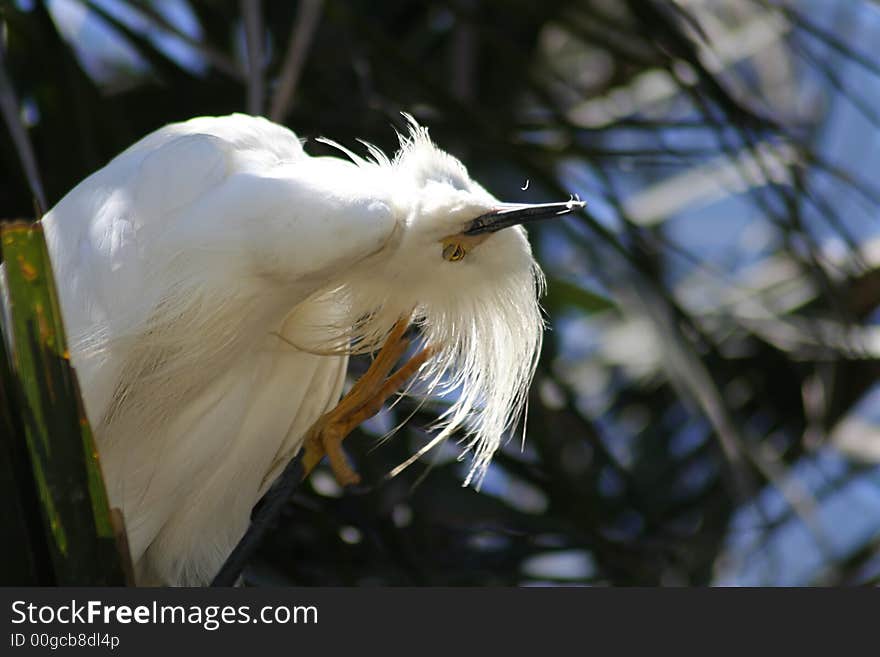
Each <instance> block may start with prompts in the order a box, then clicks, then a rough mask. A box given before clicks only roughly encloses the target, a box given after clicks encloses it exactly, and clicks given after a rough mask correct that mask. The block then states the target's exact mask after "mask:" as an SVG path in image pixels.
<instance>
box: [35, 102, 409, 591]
mask: <svg viewBox="0 0 880 657" xmlns="http://www.w3.org/2000/svg"><path fill="white" fill-rule="evenodd" d="M366 178H367V177H365V176H363V175H360V172H357V170H356V167H355V165H353V164H351V163H348V162H345V161H342V160H337V159H335V158H310V157H309V156H308V155H306V154H305V153H304V152H303V150H302V147H301V145H300V143H299V141H298V140H297V138H296V136H295V135H294V134H293V133H292V132H290V131H289V130H286V129H285V128H282V127H279V126H277V125H275V124H272V123H270V122H268V121H265V120H263V119H257V118H252V117H247V116H242V115H233V116H230V117H220V118H200V119H194V120H192V121H188V122H186V123H181V124H175V125H171V126H166V127H165V128H162V129H161V130H158V131H157V132H155V133H153V134H151V135H149V136H147V137H146V138H144V139H143V140H141V141H140V142H138V143H137V144H135V145H134V146H132V147H131V148H129V149H128V150H126V151H125V152H124V153H122V154H121V155H119V156H118V157H117V158H115V159H114V160H112V161H111V162H110V163H109V164H108V165H107V166H106V167H105V168H103V169H101V170H100V171H98V172H96V173H95V174H93V175H92V176H90V177H89V178H87V179H86V180H85V181H83V182H82V183H81V184H80V185H78V186H77V187H76V188H75V189H74V190H73V191H71V192H70V193H69V194H68V195H67V196H66V197H65V198H64V199H62V201H61V202H60V203H59V204H58V205H57V206H56V207H55V208H53V209H52V210H51V211H50V212H49V213H48V214H47V215H46V216H45V217H44V219H43V224H44V226H45V230H46V235H47V242H48V245H49V250H50V255H51V258H52V262H53V268H54V270H55V273H56V278H57V280H58V286H59V293H60V296H61V305H62V311H63V314H64V318H65V323H66V326H67V330H68V333H69V334H70V342H71V345H72V349H71V355H72V359H73V362H74V365H75V366H76V369H77V372H78V374H79V377H80V382H81V385H82V388H83V392H84V397H85V404H86V409H87V412H88V415H89V418H90V420H91V422H92V425H93V427H94V429H95V433H96V437H97V440H98V445H99V449H100V451H101V456H102V462H103V467H104V471H105V476H106V478H107V481H108V489H109V494H110V498H111V503H112V504H113V505H115V506H120V507H121V508H122V509H123V512H124V514H125V518H126V523H127V526H128V530H129V538H130V542H131V548H132V553H133V558H134V559H135V561H136V562H137V563H138V567H139V570H140V572H141V573H142V574H143V576H144V577H145V578H147V577H149V578H155V579H158V580H159V581H164V582H167V583H201V582H203V581H204V580H205V579H207V578H210V577H211V576H212V575H213V574H214V572H215V570H216V568H217V567H219V565H220V563H222V561H223V559H224V558H225V556H226V555H227V554H228V552H229V550H230V549H231V548H232V546H234V544H235V542H236V541H237V540H238V538H239V537H240V536H241V534H242V533H243V532H244V530H245V528H246V526H247V522H248V518H249V514H250V510H251V508H252V506H253V504H254V503H255V502H256V501H257V499H258V498H259V495H260V494H261V492H262V490H263V489H264V488H265V485H264V478H265V476H266V474H267V472H268V471H269V470H270V469H271V468H272V467H273V464H276V465H277V462H278V459H279V458H281V459H282V460H283V459H284V458H290V457H292V456H293V455H294V454H295V452H296V450H297V449H299V447H300V444H301V442H302V438H303V434H304V432H305V431H306V430H307V429H308V427H309V426H310V425H311V424H312V423H313V422H314V420H315V419H317V417H319V416H320V415H321V414H322V413H323V412H325V411H326V410H327V409H328V408H329V407H332V405H333V404H335V402H336V400H337V399H338V397H339V394H340V391H341V386H342V381H343V378H344V373H345V368H346V359H345V358H344V357H329V356H316V355H312V354H309V353H305V352H303V351H300V350H298V349H296V348H294V347H292V346H291V345H292V344H302V342H303V340H307V339H308V338H309V336H310V335H311V334H314V332H315V331H316V330H318V331H320V329H321V327H322V326H328V325H331V324H332V323H333V321H334V320H335V318H336V313H337V310H336V309H334V308H333V307H332V306H330V305H329V304H328V303H327V302H318V301H314V300H313V299H314V293H315V292H317V291H320V290H321V289H323V288H326V287H327V286H328V285H331V284H332V283H333V279H334V277H335V276H338V275H339V274H340V273H341V272H344V271H345V270H346V269H348V268H349V267H351V266H353V265H354V264H355V263H357V262H358V261H360V260H362V259H363V258H366V257H368V256H369V255H371V254H373V253H375V252H376V251H377V250H379V249H380V248H381V247H382V246H383V245H384V244H385V243H386V242H387V241H388V240H389V239H390V236H391V235H392V233H393V232H394V228H395V218H394V215H393V213H392V211H391V209H390V208H389V206H388V205H387V204H386V203H382V202H378V201H376V200H375V199H374V198H373V194H372V189H371V186H370V184H369V181H368V180H367V179H366ZM339 190H344V191H343V192H340V191H339ZM294 311H295V312H294ZM274 333H280V334H282V335H283V336H284V337H285V338H286V340H281V339H279V338H278V337H277V335H274Z"/></svg>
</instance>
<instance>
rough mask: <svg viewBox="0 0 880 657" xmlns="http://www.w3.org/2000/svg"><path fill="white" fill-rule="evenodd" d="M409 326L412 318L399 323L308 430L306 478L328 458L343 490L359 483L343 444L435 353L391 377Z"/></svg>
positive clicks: (409, 363) (405, 344) (412, 360)
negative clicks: (348, 387)
mask: <svg viewBox="0 0 880 657" xmlns="http://www.w3.org/2000/svg"><path fill="white" fill-rule="evenodd" d="M407 326H409V318H401V319H399V320H398V321H397V323H396V324H395V325H394V327H393V328H392V329H391V333H389V335H388V338H387V339H386V340H385V344H384V345H382V349H381V350H380V351H379V354H378V355H377V356H376V359H375V360H374V361H373V362H372V363H371V365H370V367H369V369H368V370H367V371H366V373H364V375H363V376H362V377H361V378H360V379H359V380H358V381H357V382H356V383H355V384H354V385H353V386H352V388H351V390H349V391H348V393H347V394H346V395H345V396H344V397H343V398H342V399H341V400H340V401H339V403H338V404H337V405H336V407H335V408H334V409H333V410H332V411H330V412H329V413H325V414H324V415H323V416H322V417H321V418H320V419H319V420H318V421H317V422H315V424H314V425H313V426H312V428H311V429H310V430H309V433H308V435H307V437H306V440H305V454H304V456H303V466H304V469H305V473H306V476H308V475H309V473H310V472H311V471H312V470H313V469H314V468H315V466H316V465H318V463H319V462H320V461H321V458H323V456H324V454H326V455H327V459H328V460H329V462H330V468H331V469H332V470H333V475H334V476H335V477H336V481H338V482H339V484H340V485H341V486H348V485H351V484H357V483H359V482H360V479H361V478H360V476H359V475H358V474H357V473H356V472H355V471H354V470H353V469H352V467H351V465H350V464H349V463H348V459H347V458H346V456H345V453H344V452H343V451H342V441H343V440H345V438H346V437H347V436H348V434H350V433H351V432H352V431H353V430H354V429H355V427H357V426H358V425H359V424H360V423H361V422H364V421H365V420H368V419H369V418H371V417H373V416H374V415H375V414H376V413H378V412H379V411H380V410H381V408H382V405H383V404H384V403H385V402H386V401H387V400H388V398H389V397H390V396H391V395H393V394H394V393H395V392H396V391H397V390H399V389H400V388H401V387H402V386H403V384H404V383H405V382H406V380H407V379H409V378H410V377H411V376H412V375H413V374H415V372H416V370H418V369H419V367H421V366H422V363H424V362H425V361H426V360H427V359H428V358H429V357H430V356H431V354H432V353H433V350H432V349H431V347H426V348H425V349H422V350H421V351H420V352H419V353H417V354H416V355H415V356H413V357H412V358H410V359H409V360H408V361H407V362H406V363H404V365H402V366H401V367H400V369H398V370H397V371H396V372H395V373H394V374H391V376H389V373H390V372H391V370H392V368H393V367H394V365H395V363H397V361H398V360H399V359H400V357H401V356H402V355H403V352H404V351H406V348H407V347H408V346H409V340H406V339H404V337H403V334H404V333H405V332H406V328H407Z"/></svg>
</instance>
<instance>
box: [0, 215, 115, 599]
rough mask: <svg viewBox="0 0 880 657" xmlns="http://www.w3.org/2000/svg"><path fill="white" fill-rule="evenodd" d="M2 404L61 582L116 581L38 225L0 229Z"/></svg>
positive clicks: (105, 509)
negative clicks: (17, 430) (7, 380)
mask: <svg viewBox="0 0 880 657" xmlns="http://www.w3.org/2000/svg"><path fill="white" fill-rule="evenodd" d="M0 241H2V252H3V260H4V269H3V276H2V286H3V292H4V308H3V314H2V318H3V323H2V327H3V337H4V340H5V347H6V351H7V353H8V358H9V366H10V370H11V372H12V379H13V381H12V382H11V386H10V387H11V388H12V390H10V391H9V397H10V399H11V400H12V404H13V412H14V413H16V414H17V416H18V418H19V419H20V426H21V427H22V431H23V433H24V436H18V437H13V440H16V439H18V440H24V441H25V442H26V445H27V454H28V455H29V461H30V465H31V468H32V472H33V480H34V482H35V484H36V492H37V496H38V498H39V506H40V509H41V517H42V520H43V530H44V540H45V541H46V542H47V543H48V548H49V554H50V556H51V561H52V564H53V569H54V577H55V580H56V582H57V583H58V584H62V585H96V584H103V585H112V584H118V585H121V584H124V583H125V575H124V572H123V567H122V559H121V557H120V554H119V551H118V550H117V547H116V538H115V536H114V529H113V523H112V521H111V516H110V508H109V504H108V500H107V494H106V491H105V488H104V483H103V478H102V476H101V470H100V463H99V461H98V452H97V449H96V447H95V442H94V439H93V436H92V432H91V428H90V427H89V423H88V420H87V418H86V415H85V412H84V409H83V405H82V401H81V398H80V395H79V388H78V385H77V382H76V375H75V373H74V371H73V368H72V367H71V365H70V356H69V353H68V351H67V344H66V339H65V336H64V327H63V325H62V322H61V311H60V307H59V303H58V297H57V294H56V291H55V284H54V281H53V278H52V269H51V265H50V262H49V254H48V251H47V249H46V244H45V241H44V239H43V232H42V228H41V226H40V225H39V224H29V223H25V222H16V223H12V224H7V225H6V226H4V227H3V229H2V238H0Z"/></svg>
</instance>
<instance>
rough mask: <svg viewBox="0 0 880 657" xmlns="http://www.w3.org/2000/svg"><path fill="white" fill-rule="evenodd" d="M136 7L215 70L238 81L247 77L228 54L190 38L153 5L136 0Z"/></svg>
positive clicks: (142, 0)
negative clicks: (189, 47)
mask: <svg viewBox="0 0 880 657" xmlns="http://www.w3.org/2000/svg"><path fill="white" fill-rule="evenodd" d="M134 4H135V6H136V7H137V9H138V11H139V12H141V14H143V15H144V16H145V17H146V18H148V19H149V20H150V21H152V23H153V24H154V25H156V26H157V27H159V28H160V29H162V30H164V31H166V32H168V33H169V34H172V35H174V36H175V37H177V38H178V39H180V40H181V41H183V42H184V43H186V44H187V45H188V46H191V47H192V48H194V49H195V50H198V52H199V54H201V55H202V57H204V58H205V59H206V60H207V61H208V62H209V63H210V64H211V66H213V67H214V68H215V69H217V70H218V71H221V72H223V73H225V74H226V75H228V76H230V77H232V78H235V79H236V80H242V81H243V80H244V79H245V75H244V72H243V71H242V70H241V67H240V66H239V65H238V64H237V63H236V62H235V61H234V60H233V59H232V58H231V57H228V56H227V55H226V54H224V53H223V52H221V51H220V50H218V49H217V48H214V47H213V46H212V45H211V44H209V43H205V42H204V41H201V40H199V39H198V38H196V37H193V36H190V35H189V34H187V33H186V32H184V31H183V30H181V29H180V28H179V27H178V26H176V25H174V23H172V22H171V21H169V20H168V19H166V18H165V17H164V16H163V15H162V14H160V13H159V12H158V11H156V9H155V8H153V7H152V6H151V5H149V4H148V3H147V2H145V1H144V0H135V3H134Z"/></svg>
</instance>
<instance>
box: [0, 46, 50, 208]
mask: <svg viewBox="0 0 880 657" xmlns="http://www.w3.org/2000/svg"><path fill="white" fill-rule="evenodd" d="M0 112H2V113H3V118H4V120H5V121H6V127H7V128H8V129H9V134H10V136H11V137H12V143H13V144H15V150H16V151H17V152H18V159H19V160H20V161H21V166H22V168H23V169H24V174H25V177H26V178H27V181H28V185H29V186H30V188H31V194H33V196H34V199H35V202H36V204H37V208H36V209H37V215H38V217H39V216H40V215H42V214H43V213H44V212H45V211H46V208H47V206H46V194H45V192H44V191H43V182H42V180H41V179H40V170H39V167H38V166H37V157H36V155H35V154H34V150H33V147H32V146H31V141H30V138H29V137H28V133H27V130H26V129H25V127H24V126H23V125H22V123H21V115H20V113H19V104H18V98H17V97H16V95H15V89H14V87H13V86H12V80H10V78H9V76H8V75H7V74H6V65H5V53H4V52H3V48H2V46H0Z"/></svg>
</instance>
